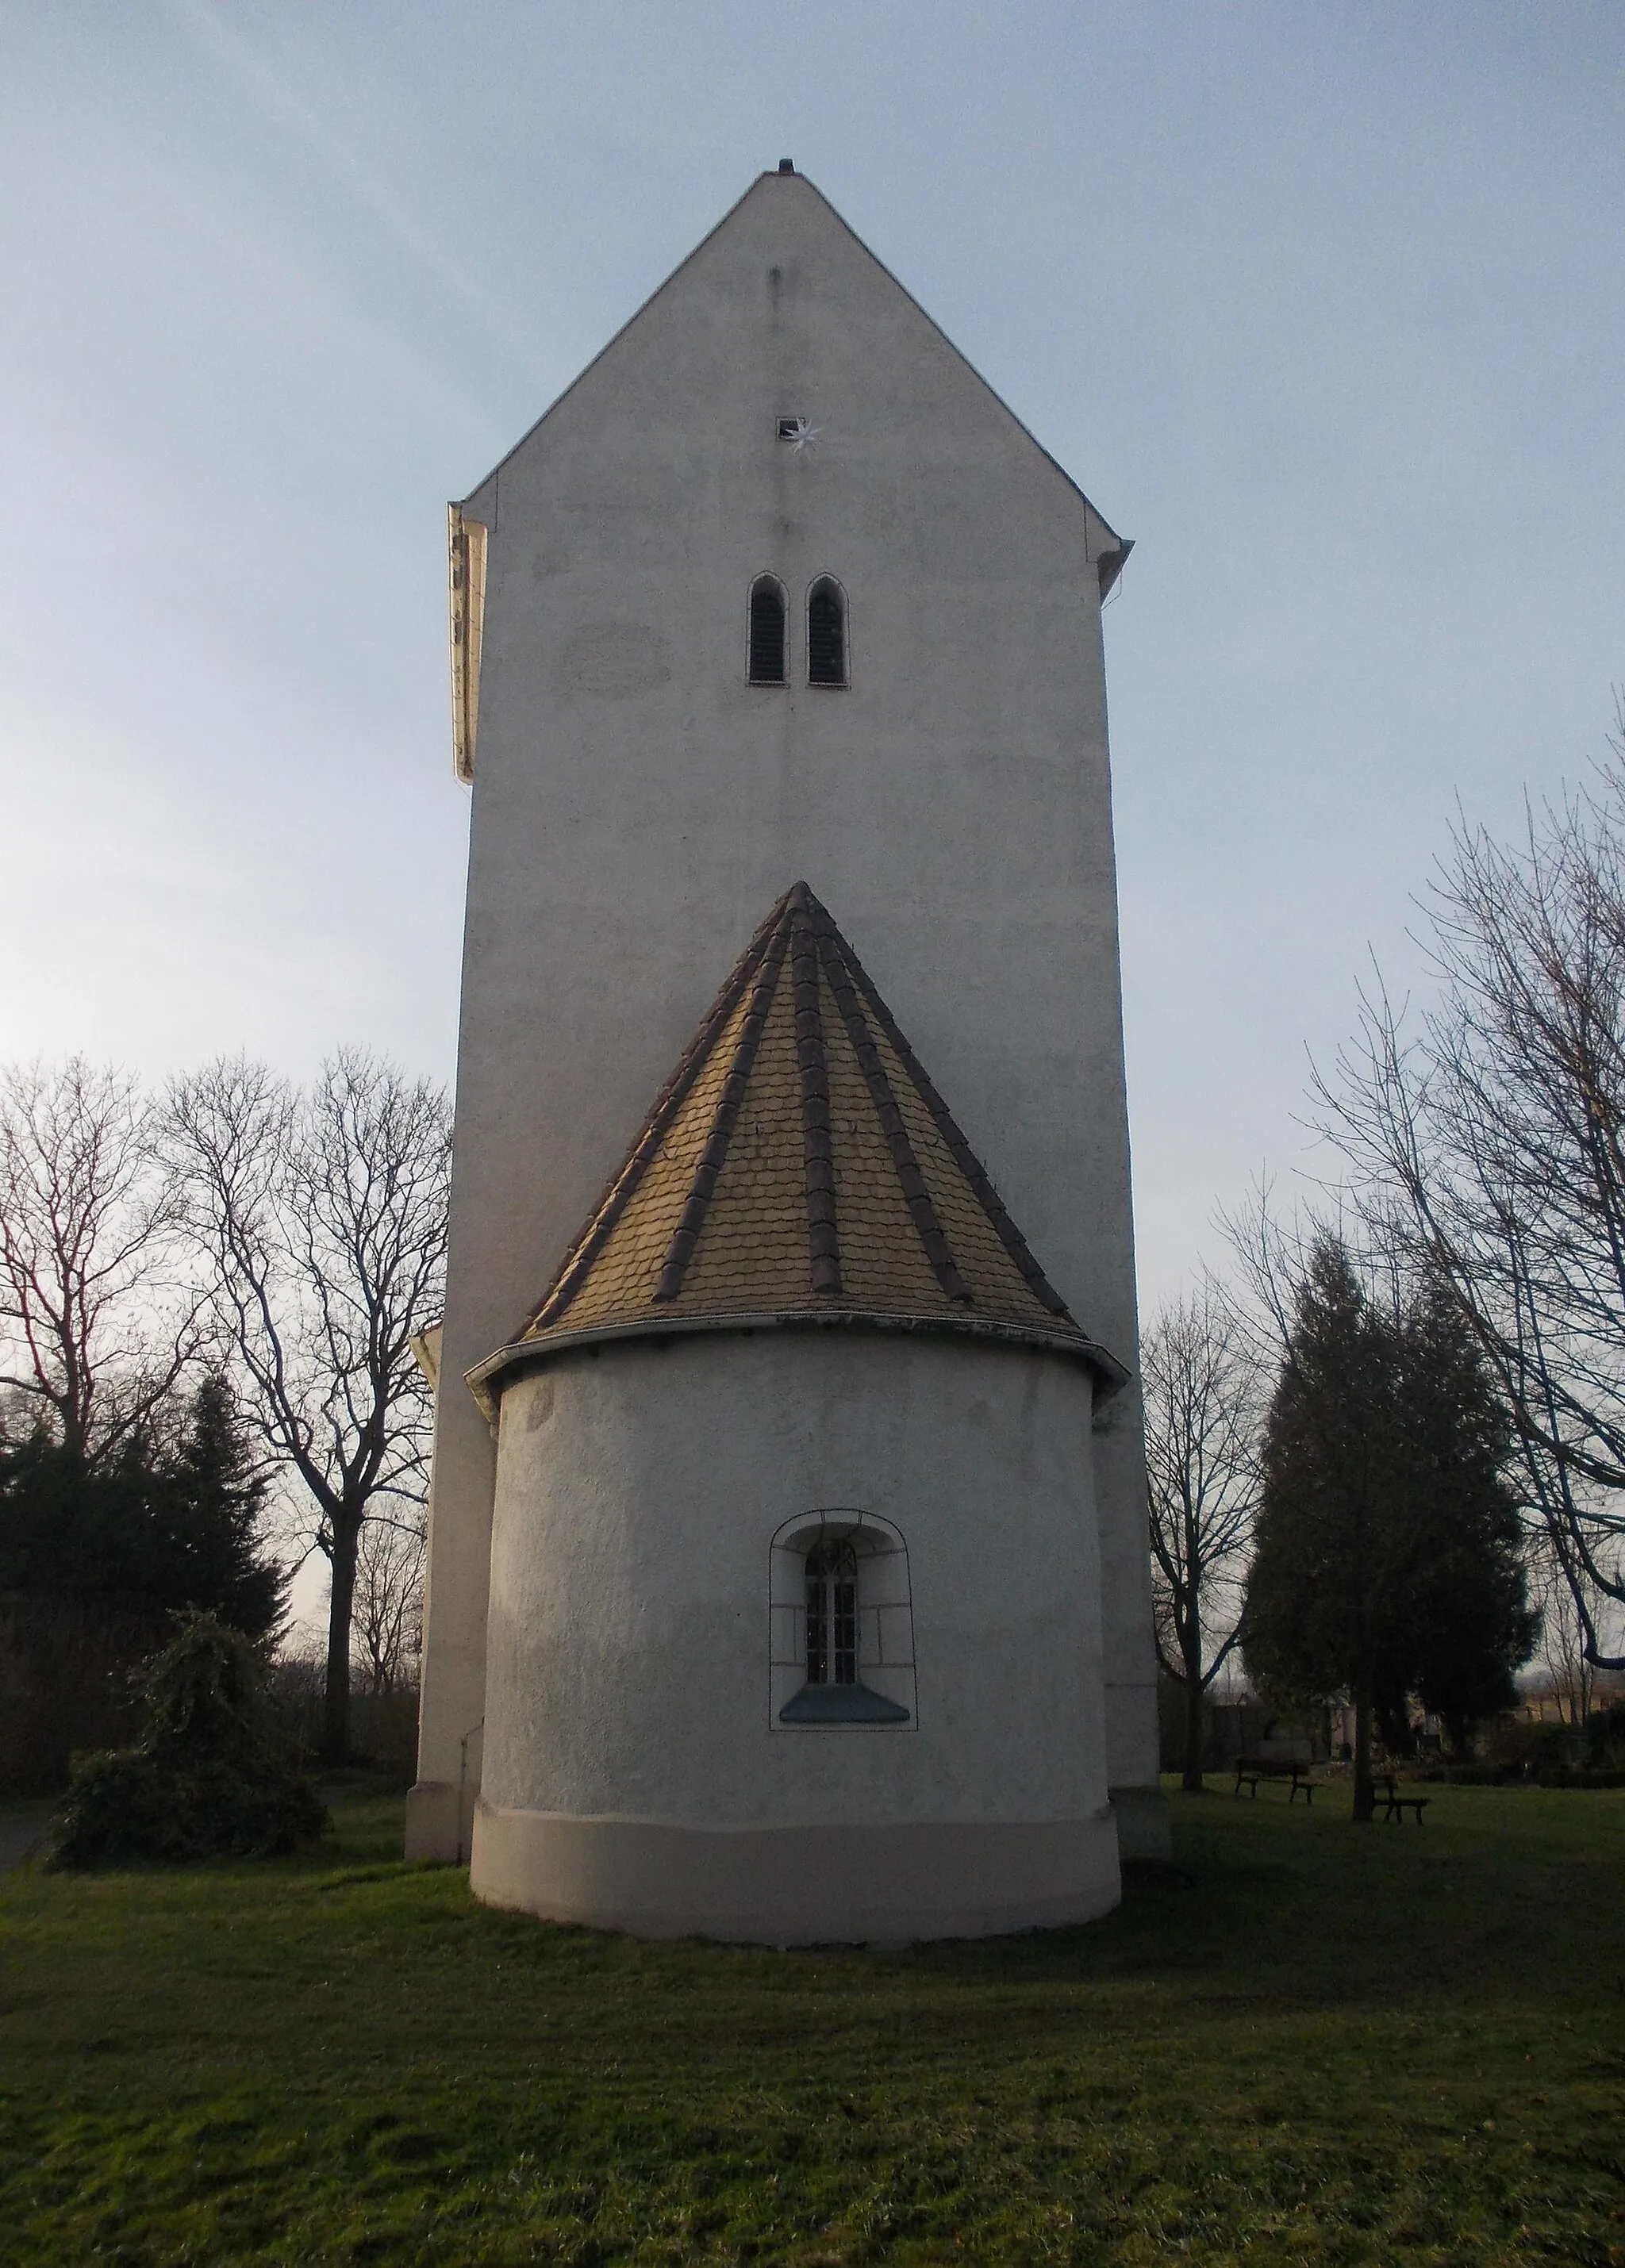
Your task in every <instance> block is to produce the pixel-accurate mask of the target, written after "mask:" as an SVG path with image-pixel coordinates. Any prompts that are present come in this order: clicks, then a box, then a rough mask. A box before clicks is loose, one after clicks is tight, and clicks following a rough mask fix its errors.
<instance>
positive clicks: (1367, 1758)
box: [1354, 1677, 1377, 1820]
mask: <svg viewBox="0 0 1625 2268" xmlns="http://www.w3.org/2000/svg"><path fill="white" fill-rule="evenodd" d="M1354 1815H1355V1818H1356V1819H1357V1820H1358V1819H1363V1820H1371V1819H1375V1818H1376V1816H1377V1790H1376V1787H1375V1786H1373V1784H1372V1780H1371V1681H1370V1678H1369V1677H1363V1678H1362V1679H1361V1681H1360V1686H1359V1690H1358V1691H1357V1692H1356V1693H1355V1737H1354Z"/></svg>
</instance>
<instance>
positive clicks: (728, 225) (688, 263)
mask: <svg viewBox="0 0 1625 2268" xmlns="http://www.w3.org/2000/svg"><path fill="white" fill-rule="evenodd" d="M786 196H793V197H794V198H795V199H797V200H798V203H800V205H801V217H803V218H805V217H807V216H808V209H809V205H810V207H811V209H812V210H813V211H815V212H816V214H818V215H820V216H822V217H823V218H824V221H825V223H826V224H827V225H828V228H829V231H830V232H831V233H833V234H837V235H838V237H839V239H842V240H843V242H844V243H845V245H846V247H847V248H848V249H849V250H850V251H851V252H853V253H854V254H856V255H857V256H858V258H859V259H861V261H863V262H864V263H865V264H866V266H867V267H868V268H869V269H872V270H874V271H875V274H877V275H879V276H883V277H884V278H885V280H886V283H887V284H889V285H890V289H891V290H892V291H895V292H896V293H897V296H898V298H901V299H902V300H904V301H905V302H906V304H907V306H909V308H910V309H912V312H913V313H914V314H915V315H916V316H917V317H918V319H919V320H920V322H922V323H924V324H925V325H927V327H928V328H929V329H930V331H931V332H932V333H933V334H934V336H935V337H936V338H937V339H938V340H939V341H941V342H942V345H943V346H945V347H946V348H947V349H948V351H949V354H950V355H951V356H952V357H953V358H954V360H955V361H956V362H957V364H958V365H960V367H961V368H962V369H964V371H965V372H967V373H968V375H969V376H970V377H971V379H972V380H973V381H974V382H975V384H976V386H977V387H979V388H980V390H981V391H982V393H983V394H986V398H987V402H988V406H989V408H990V409H992V410H993V411H995V412H996V414H997V415H998V416H999V417H1000V418H1001V420H1003V421H1004V422H1005V423H1007V424H1008V426H1010V427H1011V428H1012V429H1014V431H1016V433H1018V434H1020V435H1021V436H1022V438H1023V439H1024V440H1025V441H1026V442H1027V443H1028V444H1029V445H1030V447H1031V448H1032V449H1033V450H1034V451H1035V452H1036V453H1037V454H1038V456H1039V457H1041V458H1042V459H1043V460H1045V463H1046V464H1048V465H1049V466H1051V467H1052V468H1053V470H1054V472H1055V473H1056V475H1058V476H1059V478H1060V480H1061V481H1062V482H1064V483H1065V485H1066V486H1067V488H1068V489H1069V490H1071V491H1072V493H1073V494H1074V495H1075V497H1076V498H1077V500H1078V502H1079V504H1082V506H1083V508H1084V510H1085V511H1086V512H1087V513H1088V514H1089V521H1090V527H1091V534H1092V536H1093V538H1094V540H1093V541H1091V542H1090V544H1089V556H1091V558H1096V559H1097V560H1098V562H1099V567H1100V584H1101V592H1102V595H1103V596H1104V594H1105V593H1107V592H1108V591H1110V589H1111V588H1112V584H1113V583H1114V582H1115V581H1116V579H1117V577H1118V575H1119V573H1120V572H1121V571H1122V566H1123V563H1124V561H1125V560H1126V558H1127V556H1128V554H1129V552H1130V551H1131V550H1132V549H1133V548H1134V545H1133V541H1132V539H1131V538H1129V537H1126V536H1120V535H1119V534H1117V532H1116V531H1115V529H1113V528H1112V527H1111V525H1110V524H1109V523H1108V522H1107V520H1106V519H1104V516H1103V515H1102V514H1101V512H1099V511H1098V509H1097V506H1096V505H1095V504H1092V503H1091V502H1090V500H1089V497H1087V496H1086V495H1085V494H1084V492H1083V490H1082V489H1081V488H1080V487H1079V486H1078V483H1077V482H1075V480H1074V479H1073V477H1072V475H1071V474H1070V473H1068V472H1067V469H1066V468H1065V466H1064V465H1062V464H1061V463H1060V460H1059V459H1057V458H1056V457H1054V456H1053V455H1052V454H1051V453H1050V452H1049V450H1047V449H1046V448H1045V446H1044V444H1043V443H1042V442H1041V441H1040V440H1039V439H1038V437H1037V435H1036V434H1035V433H1034V432H1033V431H1032V430H1031V429H1030V426H1028V425H1026V424H1025V423H1023V421H1022V419H1021V418H1019V417H1018V416H1016V412H1015V411H1014V410H1013V409H1011V408H1010V406H1009V404H1008V402H1007V401H1005V400H1004V398H1003V396H1002V395H1001V394H999V393H998V392H997V391H996V389H995V388H994V387H993V386H992V385H991V384H990V383H989V382H988V380H987V379H986V378H984V377H983V375H982V373H981V372H980V371H979V370H978V369H977V368H976V365H974V364H973V363H972V362H971V359H970V357H969V356H968V355H966V354H965V353H964V350H962V349H961V348H959V347H957V345H956V344H955V343H954V342H953V340H952V339H950V338H949V335H948V334H947V333H946V332H945V331H944V330H943V328H942V325H941V324H940V323H938V322H937V321H936V320H934V317H933V316H931V315H930V314H928V313H927V311H926V309H925V308H924V307H922V306H920V302H919V300H918V299H917V298H915V297H914V295H913V293H912V291H910V290H909V289H908V286H907V285H906V284H903V283H901V282H900V281H899V280H898V278H897V276H895V275H894V274H893V273H892V271H891V269H889V268H888V267H887V266H886V264H885V262H884V261H883V260H881V259H880V258H879V257H878V256H877V255H876V254H875V253H874V252H872V251H871V250H870V248H869V247H868V245H867V244H866V243H865V242H864V240H863V239H862V238H861V236H860V235H859V234H858V232H857V231H856V230H855V229H854V228H853V225H852V224H851V223H850V222H849V221H848V220H846V218H845V217H843V216H842V214H840V213H839V212H838V211H837V210H836V208H835V207H834V205H832V204H831V202H830V200H829V199H828V197H826V196H825V195H824V192H823V190H822V189H820V188H818V187H817V186H816V183H814V182H812V181H810V180H809V179H808V177H807V175H806V174H805V173H796V172H794V170H793V169H791V170H786V169H785V168H782V167H781V168H780V169H779V171H778V172H776V173H759V174H758V175H757V178H756V180H754V181H753V182H752V183H751V184H750V188H748V189H747V190H746V191H745V192H744V194H743V195H742V196H741V197H739V198H737V199H736V200H735V203H733V204H732V205H730V206H729V208H728V211H727V212H725V213H724V214H723V216H722V217H721V219H720V220H719V221H718V222H717V223H716V225H715V226H714V227H713V228H711V229H709V230H708V231H707V232H706V233H705V235H704V236H703V237H702V238H701V239H700V240H699V242H698V244H697V245H696V246H695V247H694V249H693V250H692V251H691V253H689V254H688V255H687V256H686V258H684V259H683V260H681V261H678V263H677V265H676V268H674V269H672V271H671V273H670V275H669V276H667V277H666V279H665V281H664V282H663V283H662V284H658V285H656V287H655V289H654V291H652V292H651V293H650V294H649V296H648V298H646V300H645V301H644V302H643V304H642V306H640V307H639V308H638V309H637V310H636V312H635V313H633V314H632V315H630V316H629V317H628V318H627V320H626V321H625V322H624V323H623V324H622V326H621V328H620V329H619V330H618V331H617V332H616V333H615V334H614V335H613V336H612V337H611V338H609V340H607V341H606V342H605V343H604V344H603V346H602V347H601V348H600V349H599V350H598V352H597V353H596V354H595V356H594V357H593V358H592V360H591V361H590V362H589V363H587V365H586V366H585V367H584V368H583V369H582V370H581V371H580V372H578V373H577V375H576V376H575V377H574V378H573V379H572V380H571V381H570V383H569V385H567V386H566V387H565V388H564V390H563V392H562V393H560V394H558V395H557V396H556V397H555V398H554V400H553V401H551V402H550V403H549V405H548V407H547V408H546V409H544V410H543V413H542V415H541V416H540V417H538V418H537V420H536V423H535V424H534V425H532V426H530V427H529V428H528V430H527V431H525V432H524V433H523V434H522V435H521V437H520V438H519V439H518V440H517V441H516V442H515V443H514V445H513V447H512V448H511V449H509V450H508V451H507V453H506V455H505V456H503V457H502V458H500V459H499V461H498V462H497V464H496V465H495V466H493V467H492V468H491V472H490V473H488V474H487V475H486V476H485V478H484V480H483V481H481V482H478V483H477V485H476V487H475V488H474V489H473V490H470V492H469V495H468V496H467V497H464V498H463V500H462V504H459V505H454V507H453V509H454V511H457V512H469V513H476V512H477V509H478V507H479V503H480V499H481V497H482V496H483V495H484V492H485V491H487V490H489V489H490V487H491V482H493V481H495V480H497V479H498V478H499V475H500V474H501V473H502V471H503V469H504V468H505V467H506V466H507V465H509V464H511V463H512V462H513V459H514V458H516V457H517V456H518V455H519V454H520V453H521V450H523V449H525V448H526V447H527V446H528V445H529V443H530V442H531V441H532V440H533V439H535V438H536V437H537V436H538V435H540V434H541V433H542V432H543V430H544V428H545V427H546V426H547V425H548V424H549V423H550V421H551V420H552V419H554V418H555V417H557V416H558V415H559V413H560V412H561V411H562V410H564V409H565V406H566V404H570V403H573V402H574V401H576V400H577V399H578V398H579V397H580V395H581V394H583V393H586V392H590V390H591V388H592V387H593V385H594V383H595V379H596V377H597V375H598V373H599V372H600V371H601V370H602V369H603V368H604V366H605V365H608V364H609V363H610V362H612V361H613V360H614V359H615V358H616V357H618V356H619V354H620V353H621V351H622V350H623V349H624V346H625V345H626V344H627V343H628V342H630V341H631V340H632V335H633V334H634V333H635V332H636V331H637V330H638V328H639V326H640V325H641V324H642V323H643V322H644V320H645V319H646V317H647V316H648V315H649V314H650V313H652V312H653V311H654V309H655V308H657V307H658V306H660V305H661V302H662V301H664V300H665V299H666V298H667V297H668V294H671V293H673V292H676V291H681V289H682V288H683V284H684V282H685V280H686V278H687V276H688V274H689V272H690V270H691V269H693V268H694V267H695V266H696V264H697V263H698V262H699V261H702V260H703V259H705V257H706V256H707V255H708V254H711V253H713V251H714V250H717V249H719V248H720V247H723V246H724V245H725V244H726V241H727V239H728V237H729V235H730V234H731V233H732V232H734V231H735V229H736V228H737V227H738V226H739V225H740V224H741V222H742V219H743V218H744V217H745V215H746V214H747V212H749V211H750V210H752V209H753V208H754V207H755V206H756V205H757V201H758V200H760V199H763V198H782V197H786Z"/></svg>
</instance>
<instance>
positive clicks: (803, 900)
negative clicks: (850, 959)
mask: <svg viewBox="0 0 1625 2268" xmlns="http://www.w3.org/2000/svg"><path fill="white" fill-rule="evenodd" d="M815 903H816V900H815V899H814V898H813V895H812V892H811V891H810V890H809V888H808V887H807V885H806V883H805V882H798V883H797V884H796V886H795V887H794V890H792V891H791V893H790V897H789V901H788V907H787V913H788V924H789V932H790V982H791V984H792V986H793V988H794V991H793V996H792V997H793V1001H794V1008H795V1067H796V1073H797V1078H798V1080H799V1083H800V1087H801V1175H802V1185H803V1188H804V1189H805V1192H806V1198H807V1261H808V1280H809V1285H810V1288H811V1289H812V1290H813V1291H815V1292H822V1293H824V1294H825V1295H828V1294H830V1293H832V1292H838V1291H839V1290H840V1288H841V1244H840V1225H839V1222H838V1219H837V1218H836V1210H835V1152H834V1147H833V1145H832V1144H831V1138H830V1067H829V1063H828V1059H827V1058H826V1057H825V1055H824V1010H823V1006H822V1005H821V1003H820V1001H819V998H818V935H817V928H816V923H815V922H814V921H813V919H812V918H811V915H810V911H809V907H810V905H812V904H815Z"/></svg>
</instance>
